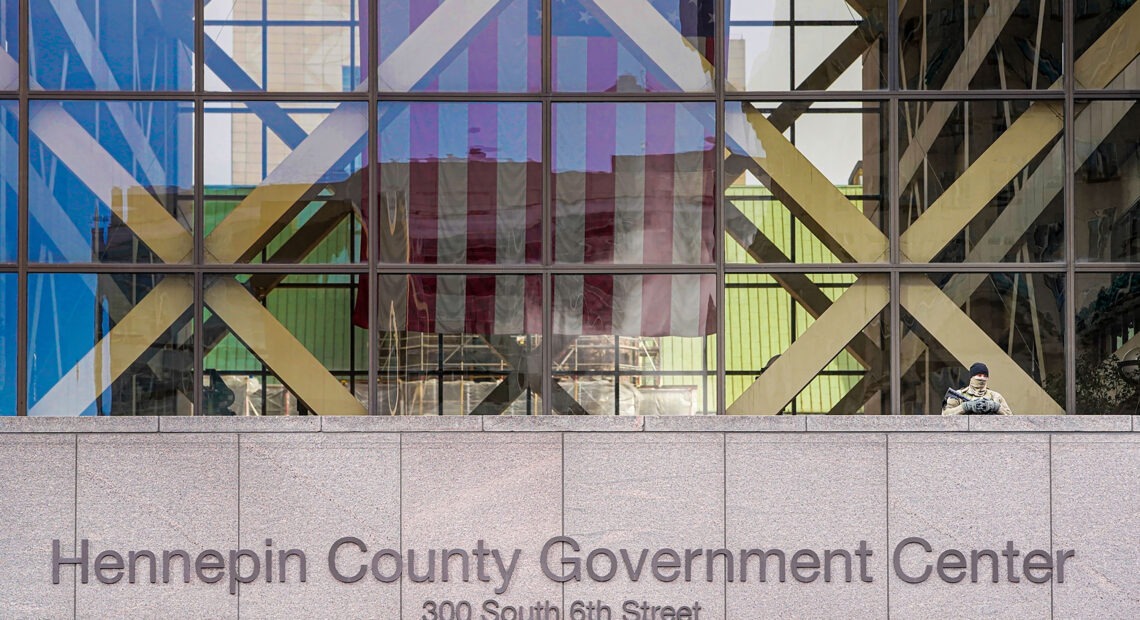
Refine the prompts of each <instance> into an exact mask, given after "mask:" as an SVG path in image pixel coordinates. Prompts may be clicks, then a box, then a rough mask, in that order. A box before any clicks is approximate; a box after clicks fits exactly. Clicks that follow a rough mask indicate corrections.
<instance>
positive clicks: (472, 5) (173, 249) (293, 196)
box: [0, 0, 507, 415]
mask: <svg viewBox="0 0 1140 620" xmlns="http://www.w3.org/2000/svg"><path fill="white" fill-rule="evenodd" d="M506 1H507V0H446V2H445V6H443V7H441V10H440V11H437V12H436V14H438V15H440V16H447V20H448V21H447V23H446V24H441V25H440V26H439V28H440V29H442V31H443V32H445V33H446V36H443V37H441V36H440V32H432V31H431V29H430V28H420V29H417V30H416V32H414V33H412V35H411V36H409V37H408V39H407V40H405V41H404V43H403V44H401V48H408V49H406V50H397V52H398V53H394V54H393V56H392V57H389V58H388V59H387V60H386V61H385V62H384V63H382V64H381V66H380V67H378V68H377V71H378V73H377V75H378V79H380V80H381V81H382V82H384V83H387V84H389V85H393V84H396V85H399V84H402V83H404V82H400V80H405V81H407V80H410V83H412V84H414V83H415V82H417V81H418V80H419V78H420V77H422V76H423V75H426V74H427V72H428V71H430V70H431V69H432V68H433V67H434V66H435V63H438V61H439V59H440V58H442V56H440V57H438V58H437V57H436V56H434V54H444V55H445V54H446V53H447V52H449V51H450V50H451V49H453V48H454V47H455V46H457V45H459V44H461V43H462V41H463V37H464V36H466V34H467V32H468V31H469V30H471V29H474V28H475V27H476V26H477V25H478V24H479V23H480V22H481V21H482V20H484V19H486V18H487V17H488V16H489V15H491V14H492V13H493V11H494V10H496V9H497V8H500V7H501V6H503V5H504V4H505V2H506ZM455 16H459V17H460V18H461V19H458V18H456V17H455ZM441 19H442V17H441ZM433 23H434V22H433ZM414 50H420V52H422V53H414ZM401 54H402V55H401ZM405 57H407V58H405ZM433 58H434V60H433ZM5 59H7V60H8V61H10V62H7V63H5ZM401 59H404V60H401ZM15 69H17V67H16V66H15V62H14V61H12V60H11V57H9V56H7V55H6V54H0V73H4V72H6V71H7V72H11V70H15ZM417 74H418V75H419V76H418V77H417ZM352 107H353V106H341V107H340V108H337V110H335V111H334V112H333V114H330V116H329V118H326V119H325V121H324V122H322V123H321V125H320V126H319V127H318V131H314V134H315V135H314V134H310V136H309V138H307V139H306V140H305V142H304V143H302V144H301V145H300V146H299V147H298V148H297V149H295V150H294V151H293V152H292V153H290V155H289V156H288V157H286V159H285V160H284V161H283V162H282V163H281V164H280V165H278V167H277V168H276V169H275V170H274V171H273V173H271V174H270V176H269V177H268V178H267V179H266V181H265V182H264V183H263V184H262V186H261V187H259V188H257V189H256V190H255V191H254V192H252V193H251V194H250V195H249V196H247V197H246V198H245V200H243V201H242V202H241V204H239V205H238V207H237V208H235V209H234V210H233V211H232V212H231V213H230V214H229V215H228V216H227V217H226V218H225V219H224V220H223V221H222V222H221V223H219V225H218V226H217V227H216V228H215V229H214V231H213V232H212V233H211V234H210V236H209V237H208V238H207V240H206V252H207V258H208V259H209V260H211V261H214V262H235V261H236V260H237V259H238V258H240V257H241V256H243V255H244V254H245V253H246V252H248V251H249V248H250V247H252V246H253V245H254V244H256V243H258V242H260V241H265V240H267V238H268V237H269V236H271V234H270V233H271V232H272V230H273V227H274V226H277V225H278V224H277V223H278V221H279V220H280V219H281V218H282V217H283V216H284V215H285V214H286V213H288V212H290V210H291V209H292V208H294V204H295V203H296V202H297V200H298V199H299V198H300V197H302V196H304V195H305V194H306V192H309V191H310V190H311V188H312V185H313V183H315V182H316V181H317V180H318V179H319V177H320V176H321V175H323V174H324V172H325V170H324V169H321V168H322V166H321V164H320V163H319V162H324V163H326V164H330V163H331V162H334V161H336V160H337V159H339V158H340V156H341V155H343V154H344V153H345V150H346V149H347V148H348V146H350V145H351V144H354V143H355V142H356V141H357V140H359V139H360V138H361V137H363V136H365V135H367V129H368V119H367V113H366V114H365V115H363V116H362V115H358V114H357V115H354V114H352V113H351V110H352ZM57 108H58V106H56V107H47V108H44V110H45V111H47V112H50V111H52V110H55V109H57ZM58 110H59V113H58V114H56V113H48V114H45V113H44V112H41V113H39V114H37V115H36V117H35V118H40V122H41V125H42V129H41V130H42V131H43V133H44V135H45V136H46V139H45V140H44V141H45V143H47V144H48V145H49V146H50V147H52V150H53V151H55V150H56V149H57V148H62V149H67V148H68V147H70V146H71V140H72V139H73V138H77V137H78V139H80V140H81V141H82V138H83V136H85V135H86V132H85V131H80V132H74V131H72V132H71V133H72V134H74V135H71V134H69V132H67V131H63V129H66V128H69V127H72V128H74V127H78V124H77V123H75V121H74V119H71V118H70V117H69V116H68V115H67V114H66V113H64V112H63V110H62V108H58ZM338 112H339V113H338ZM35 118H33V119H31V121H30V122H35ZM34 127H35V126H34ZM80 129H82V128H80ZM57 152H58V151H57ZM72 159H74V160H75V162H74V163H75V164H76V165H77V166H80V165H81V164H83V161H82V159H81V158H72ZM108 159H109V160H110V158H108ZM100 161H101V160H100ZM116 166H117V164H116V163H115V162H114V161H113V160H110V162H109V163H108V164H107V165H106V166H105V168H106V170H104V171H102V173H96V170H95V167H90V166H88V167H87V168H84V170H89V171H90V173H85V172H80V173H78V174H77V176H79V177H80V179H81V180H83V181H84V183H87V184H88V185H89V186H90V187H91V188H92V190H93V191H95V192H96V194H97V195H99V196H101V197H103V198H104V199H105V201H106V202H107V204H112V202H113V201H112V200H111V192H110V188H111V187H115V185H114V184H113V183H111V184H108V179H116V178H119V177H123V178H129V175H128V176H124V174H123V173H124V172H125V171H121V172H120V169H121V167H116ZM327 167H328V166H327V165H326V166H324V168H326V169H327ZM108 172H109V174H108ZM134 185H135V183H134V182H131V183H127V184H125V185H123V186H124V187H131V186H134ZM258 190H260V191H258ZM138 200H139V203H138V204H137V205H131V206H132V208H131V209H129V210H128V209H124V210H123V213H117V215H119V216H120V219H122V220H123V221H124V222H125V223H126V224H127V225H128V226H130V227H131V228H132V230H134V231H135V233H136V234H137V235H139V236H140V238H141V239H142V240H143V242H144V243H146V244H147V245H148V247H150V248H151V250H152V251H154V252H155V254H156V255H158V256H159V257H160V258H162V260H163V261H165V262H168V263H176V262H184V261H186V260H188V259H189V258H190V255H191V252H192V249H193V240H192V237H191V236H190V234H189V232H188V231H186V230H185V228H182V227H181V225H180V224H178V222H177V220H175V219H174V218H173V217H170V216H169V214H168V213H165V210H164V209H162V208H161V205H160V204H158V203H157V201H153V203H150V202H148V201H147V200H146V199H145V197H142V196H140V197H139V198H138ZM121 203H122V201H120V204H121ZM155 207H157V208H158V209H159V210H161V211H163V213H164V214H165V215H166V216H167V218H168V221H167V220H163V219H162V216H160V215H158V214H157V213H153V211H154V209H155ZM140 210H142V211H145V215H143V216H141V217H139V216H135V217H132V213H138V212H139V211H140ZM140 221H142V222H146V223H147V226H146V227H145V228H144V227H143V226H140V225H139V222H140ZM175 226H176V227H178V228H180V229H181V230H182V233H183V234H184V236H180V235H179V234H178V233H177V230H175V228H174V227H175ZM235 284H236V282H235ZM154 292H155V291H152V293H154ZM150 297H151V296H150V295H148V299H149V305H153V306H156V307H164V308H166V309H167V310H169V309H171V308H172V307H173V306H175V305H178V304H181V303H182V300H181V299H176V298H171V299H167V296H165V295H157V296H154V298H153V299H150ZM148 299H144V300H143V301H144V302H147V301H148ZM191 299H192V298H191ZM233 299H240V298H237V297H236V296H230V295H220V294H218V295H215V298H214V303H215V304H216V305H217V307H215V308H214V309H215V312H216V313H217V314H219V315H223V314H224V315H226V316H231V317H233V316H237V315H239V314H240V312H239V311H238V310H239V309H240V308H241V307H243V304H239V305H238V306H237V307H236V308H230V307H227V306H226V304H227V303H230V302H231V301H232V300H233ZM190 305H192V301H188V302H186V303H185V304H184V305H183V306H182V307H181V308H180V309H179V314H181V311H183V310H185V308H186V307H189V306H190ZM157 316H160V317H162V316H166V315H157ZM176 318H177V315H175V316H174V317H173V318H172V319H171V320H170V321H169V322H167V323H166V324H165V325H161V326H160V325H158V324H157V323H159V322H161V321H153V322H151V323H149V324H144V323H142V322H141V321H139V320H137V319H136V320H134V321H131V322H129V323H128V324H127V325H125V326H123V329H119V331H118V332H116V331H115V330H116V329H118V328H119V327H120V325H121V324H120V325H117V326H116V328H114V329H112V333H111V334H108V336H107V337H105V338H104V339H103V340H102V341H100V342H99V343H97V344H96V345H95V346H94V347H93V348H92V350H91V352H89V353H88V355H87V356H85V358H84V360H86V359H88V358H89V357H90V358H92V359H93V356H95V355H97V354H98V352H99V351H100V350H102V349H104V348H105V347H106V345H107V344H108V343H111V342H114V339H113V337H112V336H113V335H115V334H116V333H119V334H131V335H133V334H134V333H135V332H136V331H142V330H149V332H148V333H149V334H150V335H152V336H153V337H152V338H150V342H153V341H154V340H155V339H156V338H157V337H158V336H159V335H161V332H162V330H164V329H166V328H167V327H169V326H170V324H171V323H173V321H174V320H175V319H176ZM268 319H269V320H272V321H273V322H274V323H275V324H276V326H277V327H280V329H281V330H282V331H284V332H285V333H288V330H285V329H284V327H282V326H280V324H279V323H276V319H274V318H273V317H272V316H271V315H270V316H269V317H268ZM301 348H302V349H303V348H304V347H301ZM254 353H255V354H256V353H258V351H256V350H255V351H254ZM270 353H274V354H273V355H270V356H269V357H267V358H263V360H264V361H266V363H267V365H270V366H271V368H272V365H271V363H270V361H269V359H270V358H272V360H273V361H274V362H276V363H286V362H292V363H296V362H297V360H298V359H304V358H303V357H302V358H296V359H293V360H290V359H288V356H284V359H283V357H282V356H279V355H276V354H275V353H276V351H271V352H270ZM140 354H141V353H140ZM136 357H137V356H136ZM308 357H309V358H312V356H311V355H309V356H308ZM133 361H134V358H132V359H130V360H121V359H120V360H116V363H113V364H111V365H110V367H109V369H110V370H111V371H112V372H111V373H110V374H108V375H107V376H106V377H104V380H105V381H106V382H107V383H108V384H109V382H112V381H114V380H115V379H117V378H118V376H119V375H121V373H122V372H124V371H125V370H126V369H127V367H129V365H130V363H132V362H133ZM313 361H314V362H315V359H313ZM82 363H83V361H82V360H81V363H80V365H77V366H76V368H74V369H72V371H70V372H69V373H68V374H67V375H65V377H67V376H79V375H76V372H77V371H83V370H84V369H83V368H81V366H82ZM308 370H309V372H311V373H312V374H313V375H314V376H319V375H327V379H331V380H332V381H333V382H335V378H333V377H332V375H331V374H329V373H328V370H327V369H325V368H324V367H323V366H321V365H320V363H319V362H317V363H315V365H313V366H311V367H309V369H308ZM274 372H277V370H276V369H274ZM277 374H278V376H281V377H282V380H283V382H285V383H286V385H287V386H289V388H290V389H292V390H293V391H294V392H295V393H296V394H297V395H298V397H299V398H301V400H303V401H305V402H306V403H307V404H310V405H311V406H312V408H313V409H314V411H316V412H317V413H326V412H332V411H336V410H337V409H324V403H329V402H331V403H332V404H334V405H335V404H336V401H337V398H338V397H330V396H328V395H326V394H322V393H314V394H309V393H307V391H306V390H307V389H308V388H307V387H306V386H308V385H309V383H308V382H304V383H299V384H298V385H297V386H294V385H290V384H289V383H288V380H286V379H285V377H284V376H282V374H281V373H277ZM285 374H286V375H288V376H289V377H296V378H298V379H304V378H305V377H304V376H303V375H304V374H305V373H296V372H294V371H293V368H290V369H288V372H287V373H285ZM84 376H86V375H84ZM324 379H325V378H324V377H319V378H318V379H317V383H318V384H322V383H323V384H327V380H324ZM64 383H65V380H64V379H61V382H60V384H59V387H61V389H63V384H64ZM298 386H300V387H298ZM54 389H55V387H53V390H54ZM341 390H342V391H343V392H344V394H343V396H341V397H340V400H341V401H342V402H341V404H342V405H343V407H345V408H347V407H348V406H349V404H348V403H347V401H344V400H343V398H344V397H347V398H352V397H351V395H350V394H348V392H347V390H345V389H344V388H343V386H341ZM96 394H97V393H96ZM93 399H94V397H93V398H92V400H93ZM353 400H355V399H353ZM90 402H91V401H90V400H88V401H86V402H84V403H77V402H63V401H60V402H58V403H57V404H56V405H55V406H57V407H59V408H58V409H55V410H52V411H53V412H54V413H55V414H56V415H59V414H61V412H63V411H74V412H76V413H78V411H81V410H82V408H83V407H86V405H87V404H88V403H90ZM65 405H66V406H65ZM76 406H78V407H80V409H78V410H75V409H72V408H73V407H76Z"/></svg>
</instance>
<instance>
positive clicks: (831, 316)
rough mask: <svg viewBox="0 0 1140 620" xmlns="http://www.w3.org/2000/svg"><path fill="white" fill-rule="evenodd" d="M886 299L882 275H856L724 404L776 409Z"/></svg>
mask: <svg viewBox="0 0 1140 620" xmlns="http://www.w3.org/2000/svg"><path fill="white" fill-rule="evenodd" d="M888 301H889V292H888V290H887V277H886V276H884V275H879V274H868V275H865V276H863V277H861V278H859V280H858V281H856V282H855V284H853V285H851V288H849V289H847V290H846V291H845V292H844V293H843V294H842V295H840V296H839V299H837V300H835V303H834V304H832V306H831V308H829V309H828V310H827V312H824V313H823V314H822V315H820V317H819V318H818V319H816V320H815V322H814V323H812V325H811V327H809V328H808V329H807V330H805V331H804V333H803V334H801V335H800V337H799V338H797V339H796V341H795V342H793V343H792V346H790V347H788V349H787V350H786V351H784V353H782V354H781V355H780V357H779V358H777V359H776V361H774V362H772V365H771V366H769V367H768V368H767V369H766V370H765V371H764V372H763V373H761V375H760V376H759V377H757V378H756V381H754V382H753V383H752V385H750V386H748V389H746V390H745V391H744V393H743V394H741V395H740V397H739V398H737V399H736V401H735V402H733V403H732V404H731V405H729V407H728V413H729V414H731V415H775V414H777V413H779V412H780V411H781V410H783V409H784V407H785V406H787V404H788V403H789V402H791V401H792V399H793V398H795V397H796V395H797V394H799V393H800V391H802V390H803V389H804V387H806V386H807V384H808V383H810V382H811V380H812V379H814V378H815V376H816V375H817V374H819V371H821V370H823V368H824V367H826V366H827V364H828V362H830V361H831V360H832V359H833V358H834V357H835V352H836V351H840V350H842V349H843V347H844V345H846V344H847V342H848V341H850V340H851V338H852V337H853V336H854V335H855V334H857V333H858V332H860V331H861V330H862V329H863V328H864V327H866V326H867V324H868V323H870V322H871V319H873V318H874V316H875V315H876V314H878V313H879V312H880V311H882V309H883V308H884V307H885V306H886V305H887V302H888Z"/></svg>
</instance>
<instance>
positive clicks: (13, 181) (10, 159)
mask: <svg viewBox="0 0 1140 620" xmlns="http://www.w3.org/2000/svg"><path fill="white" fill-rule="evenodd" d="M18 111H19V108H18V106H17V104H16V102H15V101H0V262H4V263H11V262H15V261H16V236H17V230H16V227H17V219H16V215H17V210H18V208H19V202H18V200H17V199H18V195H17V192H18V190H19V188H20V176H19V175H20V142H19V140H20V128H19V118H18V113H19V112H18Z"/></svg>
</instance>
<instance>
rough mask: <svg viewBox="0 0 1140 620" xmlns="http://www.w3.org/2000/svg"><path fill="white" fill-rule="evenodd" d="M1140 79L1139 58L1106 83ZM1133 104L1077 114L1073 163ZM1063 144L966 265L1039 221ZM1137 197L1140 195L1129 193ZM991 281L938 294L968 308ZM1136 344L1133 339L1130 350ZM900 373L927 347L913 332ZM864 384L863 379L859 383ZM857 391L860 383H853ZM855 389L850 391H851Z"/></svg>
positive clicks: (1058, 182)
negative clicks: (972, 300)
mask: <svg viewBox="0 0 1140 620" xmlns="http://www.w3.org/2000/svg"><path fill="white" fill-rule="evenodd" d="M1138 79H1140V59H1136V60H1133V61H1132V63H1131V64H1129V65H1128V67H1127V68H1126V69H1125V70H1124V71H1123V72H1121V73H1120V75H1119V76H1117V77H1116V78H1115V79H1113V81H1112V82H1111V83H1110V85H1109V86H1110V87H1119V86H1121V85H1122V84H1124V83H1132V82H1134V81H1135V80H1138ZM1135 103H1136V102H1135V101H1132V100H1119V101H1094V102H1092V103H1090V104H1089V105H1088V106H1087V107H1085V108H1084V109H1083V110H1081V111H1080V112H1078V114H1077V118H1076V120H1075V121H1074V122H1073V132H1074V133H1075V135H1078V136H1082V139H1081V140H1079V141H1078V142H1077V145H1076V148H1077V152H1076V161H1077V162H1078V164H1080V163H1082V162H1084V161H1085V160H1087V159H1088V158H1089V156H1091V155H1092V153H1093V151H1094V150H1096V148H1097V146H1098V145H1100V143H1101V142H1103V141H1104V140H1105V138H1107V137H1108V135H1109V133H1111V132H1112V130H1113V129H1114V128H1115V127H1116V126H1117V125H1119V124H1120V122H1121V120H1122V119H1123V118H1124V116H1125V115H1126V114H1127V113H1128V111H1129V110H1131V109H1132V107H1133V106H1134V105H1135ZM1063 149H1064V145H1063V144H1062V143H1060V142H1058V143H1056V144H1054V145H1053V148H1052V149H1050V151H1049V154H1048V155H1046V157H1045V159H1044V160H1043V161H1042V163H1041V165H1040V166H1038V168H1037V170H1035V171H1034V173H1033V174H1032V175H1030V177H1029V179H1028V180H1027V181H1026V182H1025V184H1024V185H1022V187H1021V189H1020V190H1018V192H1017V194H1016V195H1015V196H1014V198H1013V200H1011V201H1010V203H1009V205H1007V206H1006V208H1005V209H1003V210H1002V212H1001V214H999V215H998V217H997V219H996V220H994V223H993V224H992V225H990V227H989V228H988V229H986V232H985V234H983V235H982V237H981V239H979V240H978V241H977V243H975V244H974V246H973V247H972V248H971V249H970V253H969V254H968V255H967V256H966V262H967V263H978V262H1000V261H1001V260H1002V259H1003V258H1004V257H1005V255H1006V254H1007V253H1009V251H1010V250H1011V249H1013V247H1014V245H1015V244H1016V243H1017V242H1018V241H1019V240H1021V239H1022V237H1024V235H1025V232H1026V231H1027V230H1028V229H1029V227H1030V226H1031V225H1032V224H1033V222H1035V221H1036V220H1037V218H1038V217H1039V216H1040V215H1041V213H1042V212H1043V211H1044V210H1045V208H1046V207H1047V206H1048V205H1049V203H1050V201H1052V200H1053V199H1054V198H1055V197H1056V196H1057V195H1058V194H1059V193H1060V192H1061V190H1062V189H1063V187H1064V172H1063V170H1062V169H1063V167H1064V150H1063ZM1128 195H1130V196H1140V190H1138V191H1135V192H1131V193H1128ZM987 277H989V274H984V273H961V274H955V275H954V276H953V277H951V278H950V280H949V281H948V282H947V283H946V285H945V286H944V287H943V288H942V291H943V292H944V293H945V294H946V296H947V297H949V298H950V299H952V300H954V302H955V303H957V304H958V305H959V306H961V305H962V304H964V303H966V300H967V299H969V297H970V295H972V294H973V293H974V291H975V290H977V288H978V287H979V286H981V284H982V283H983V282H984V281H985V279H986V278H987ZM1136 345H1140V339H1137V341H1136V343H1135V344H1133V346H1136ZM900 346H901V357H900V362H901V367H900V371H901V372H902V373H905V372H907V371H908V370H909V369H910V368H911V367H912V366H913V365H914V364H915V363H916V362H917V361H918V360H919V359H920V358H921V357H922V354H923V352H924V351H925V350H926V344H925V343H923V341H922V338H921V337H919V336H918V335H917V334H916V333H913V332H912V333H910V334H907V335H906V336H905V337H904V338H903V339H902V342H901V343H900ZM864 381H866V379H861V380H860V383H862V382H864ZM856 387H857V388H858V387H859V384H856ZM854 391H855V390H854V389H853V392H854Z"/></svg>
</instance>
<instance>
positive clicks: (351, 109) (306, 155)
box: [205, 101, 368, 264]
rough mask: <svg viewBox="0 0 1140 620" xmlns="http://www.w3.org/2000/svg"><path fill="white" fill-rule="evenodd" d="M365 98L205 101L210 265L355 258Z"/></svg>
mask: <svg viewBox="0 0 1140 620" xmlns="http://www.w3.org/2000/svg"><path fill="white" fill-rule="evenodd" d="M366 109H367V105H366V104H364V103H342V104H340V105H337V104H335V103H323V102H322V103H278V102H268V101H265V102H260V101H259V102H249V103H221V102H218V103H210V104H208V105H207V106H206V119H205V123H206V127H205V141H206V144H207V145H209V148H210V150H211V152H210V154H209V155H208V156H207V157H206V162H205V178H206V195H207V201H206V212H205V217H206V225H205V235H206V239H205V244H206V258H207V262H218V263H232V262H247V261H248V262H255V263H256V262H266V263H322V264H327V263H333V264H342V263H354V262H360V261H361V260H363V259H362V258H361V252H360V243H361V236H360V231H361V227H360V216H361V212H360V204H361V199H360V196H361V184H362V183H363V182H364V181H363V177H364V176H365V172H364V170H365V166H364V150H365V144H366V136H367V133H368V118H367V116H366V111H365V110H366Z"/></svg>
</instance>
